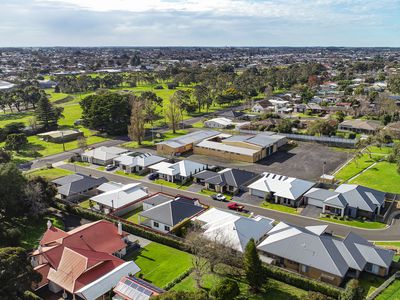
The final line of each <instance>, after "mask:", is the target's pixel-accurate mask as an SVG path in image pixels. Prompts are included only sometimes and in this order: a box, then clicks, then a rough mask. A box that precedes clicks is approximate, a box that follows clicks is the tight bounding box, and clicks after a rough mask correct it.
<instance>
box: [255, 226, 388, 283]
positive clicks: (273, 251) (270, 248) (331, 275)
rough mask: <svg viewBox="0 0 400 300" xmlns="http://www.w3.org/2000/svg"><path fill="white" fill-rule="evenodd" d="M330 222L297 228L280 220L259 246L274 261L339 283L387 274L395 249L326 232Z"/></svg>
mask: <svg viewBox="0 0 400 300" xmlns="http://www.w3.org/2000/svg"><path fill="white" fill-rule="evenodd" d="M327 227H328V226H327V225H318V226H307V227H297V226H293V225H289V224H286V223H283V222H280V223H279V224H278V225H276V226H275V227H274V228H272V229H271V230H270V231H269V232H268V237H267V238H266V239H265V240H264V241H262V242H261V243H260V244H259V245H258V246H257V249H258V250H259V251H260V253H261V258H263V257H264V256H266V257H268V258H270V259H272V260H273V261H272V263H275V264H276V265H279V266H282V267H285V268H287V269H289V270H292V271H295V272H298V273H300V274H301V275H304V276H308V277H310V278H313V279H317V280H321V281H324V282H327V283H330V284H333V285H337V286H339V285H340V284H341V283H342V282H343V280H344V279H345V278H347V277H352V278H354V277H355V278H358V277H359V276H360V273H361V272H368V273H372V274H374V275H379V276H386V275H388V274H389V269H390V266H391V264H392V260H393V255H394V252H393V251H391V250H386V249H383V248H380V247H376V246H375V245H374V244H372V243H370V242H369V241H367V240H366V239H364V238H362V237H360V236H358V235H356V234H355V233H352V232H350V233H349V234H348V235H347V236H346V237H345V238H344V239H342V238H339V237H336V236H333V235H332V234H330V233H326V232H325V230H326V228H327Z"/></svg>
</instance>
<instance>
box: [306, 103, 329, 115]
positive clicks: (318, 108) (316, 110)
mask: <svg viewBox="0 0 400 300" xmlns="http://www.w3.org/2000/svg"><path fill="white" fill-rule="evenodd" d="M307 109H308V110H310V111H311V112H312V113H313V114H320V113H323V112H326V108H324V107H322V106H320V105H319V104H316V103H308V104H307Z"/></svg>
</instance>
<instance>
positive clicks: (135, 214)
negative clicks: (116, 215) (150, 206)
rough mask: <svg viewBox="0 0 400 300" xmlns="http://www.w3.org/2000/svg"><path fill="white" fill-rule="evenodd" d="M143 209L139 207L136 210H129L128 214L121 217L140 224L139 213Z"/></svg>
mask: <svg viewBox="0 0 400 300" xmlns="http://www.w3.org/2000/svg"><path fill="white" fill-rule="evenodd" d="M142 211H143V207H139V208H137V209H135V210H132V211H130V212H128V213H127V214H125V215H123V216H121V218H123V219H125V220H128V221H130V222H132V223H135V224H139V214H140V213H141V212H142Z"/></svg>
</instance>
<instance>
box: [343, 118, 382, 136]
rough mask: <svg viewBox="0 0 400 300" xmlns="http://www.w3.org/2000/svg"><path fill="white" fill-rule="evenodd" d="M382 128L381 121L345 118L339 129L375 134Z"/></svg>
mask: <svg viewBox="0 0 400 300" xmlns="http://www.w3.org/2000/svg"><path fill="white" fill-rule="evenodd" d="M381 128H382V124H381V122H380V121H375V120H360V119H356V120H344V121H343V122H342V123H340V124H339V126H338V129H339V130H348V131H353V132H357V133H365V134H374V133H376V132H377V131H378V130H379V129H381Z"/></svg>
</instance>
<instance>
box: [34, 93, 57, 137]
mask: <svg viewBox="0 0 400 300" xmlns="http://www.w3.org/2000/svg"><path fill="white" fill-rule="evenodd" d="M62 112H63V108H62V107H56V106H54V105H53V104H51V102H50V100H49V99H48V98H47V96H46V95H43V96H42V97H41V98H40V100H39V101H38V103H37V107H36V110H35V114H36V119H37V121H38V123H39V125H41V126H43V128H44V129H46V130H47V129H51V128H55V127H57V123H58V120H59V119H60V118H61V117H62V116H63V115H62Z"/></svg>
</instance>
